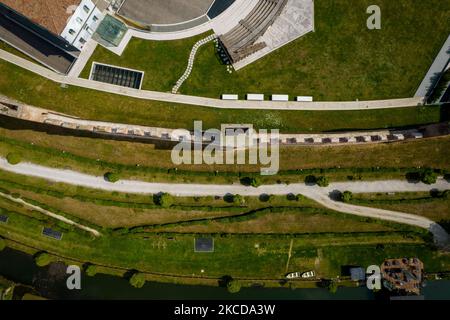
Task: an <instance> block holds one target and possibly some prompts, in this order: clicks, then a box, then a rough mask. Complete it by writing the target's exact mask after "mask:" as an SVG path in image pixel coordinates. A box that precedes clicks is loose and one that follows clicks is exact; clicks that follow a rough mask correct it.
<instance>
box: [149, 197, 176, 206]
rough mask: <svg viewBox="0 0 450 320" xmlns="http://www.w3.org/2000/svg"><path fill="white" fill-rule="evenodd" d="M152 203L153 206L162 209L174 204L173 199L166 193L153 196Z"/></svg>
mask: <svg viewBox="0 0 450 320" xmlns="http://www.w3.org/2000/svg"><path fill="white" fill-rule="evenodd" d="M153 201H154V202H155V204H157V205H158V206H161V207H163V208H170V207H171V206H172V205H173V203H174V200H173V197H172V196H171V195H170V194H168V193H161V194H157V195H155V196H154V197H153Z"/></svg>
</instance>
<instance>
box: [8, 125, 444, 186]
mask: <svg viewBox="0 0 450 320" xmlns="http://www.w3.org/2000/svg"><path fill="white" fill-rule="evenodd" d="M5 121H7V119H6V118H0V123H3V124H4V125H5V126H8V124H6V123H5ZM448 148H450V137H441V138H433V139H427V140H418V141H405V142H399V143H393V144H377V145H357V146H339V147H282V148H281V151H280V173H279V174H278V175H277V176H269V177H261V179H262V182H263V183H277V182H280V181H281V182H303V180H304V178H305V176H306V175H308V174H316V175H327V176H328V177H329V178H330V179H331V180H332V181H336V180H346V179H348V178H349V177H350V178H351V179H366V180H367V179H377V178H403V177H404V175H405V173H406V169H405V170H400V168H406V167H411V168H415V167H432V168H436V169H444V170H445V169H450V167H449V166H450V158H449V157H450V156H449V154H448V152H447V151H446V150H448ZM10 152H15V153H19V154H21V156H22V159H23V161H30V162H34V163H38V164H41V165H45V166H50V167H58V168H65V169H73V170H76V171H80V172H85V173H89V174H94V175H103V174H104V173H106V172H108V171H115V172H119V173H120V177H121V178H122V179H127V178H129V179H138V180H146V181H172V182H202V183H233V182H238V181H239V176H240V175H241V176H242V175H246V174H252V173H255V174H258V175H259V169H260V168H259V166H252V165H240V166H238V165H228V166H226V165H215V166H207V165H181V166H175V165H173V164H172V160H171V151H170V150H159V149H155V147H154V146H153V145H150V144H145V143H138V142H125V141H112V140H103V139H94V138H87V137H72V136H64V135H55V134H53V133H52V132H51V133H45V132H39V131H33V130H30V129H29V128H19V127H18V128H17V129H15V130H14V129H12V128H11V129H4V128H1V127H0V155H1V156H3V157H5V156H6V155H7V154H8V153H10ZM175 168H176V169H177V170H175ZM356 168H366V169H364V170H358V169H356ZM378 168H380V169H378ZM385 168H388V169H385ZM240 173H241V174H240Z"/></svg>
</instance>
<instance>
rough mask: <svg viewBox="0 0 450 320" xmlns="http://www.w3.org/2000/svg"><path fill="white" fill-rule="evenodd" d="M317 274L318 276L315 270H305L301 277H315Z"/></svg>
mask: <svg viewBox="0 0 450 320" xmlns="http://www.w3.org/2000/svg"><path fill="white" fill-rule="evenodd" d="M315 276H316V273H315V272H314V271H307V272H303V273H302V275H301V277H302V278H303V279H308V278H314V277H315Z"/></svg>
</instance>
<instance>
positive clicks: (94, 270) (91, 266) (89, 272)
mask: <svg viewBox="0 0 450 320" xmlns="http://www.w3.org/2000/svg"><path fill="white" fill-rule="evenodd" d="M85 271H86V274H87V275H88V276H89V277H93V276H95V275H96V274H97V273H98V268H97V266H96V265H94V264H89V265H88V266H87V267H86V270H85Z"/></svg>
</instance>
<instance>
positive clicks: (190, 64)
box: [172, 34, 216, 93]
mask: <svg viewBox="0 0 450 320" xmlns="http://www.w3.org/2000/svg"><path fill="white" fill-rule="evenodd" d="M214 39H216V35H215V34H212V35H210V36H207V37H206V38H205V39H202V40H200V41H198V42H197V43H196V44H194V47H193V48H192V51H191V54H190V55H189V60H188V65H187V67H186V71H185V72H184V74H183V75H182V76H181V78H180V79H179V80H178V81H177V83H176V85H175V86H174V87H173V89H172V93H178V90H179V89H180V87H181V86H182V85H183V83H184V82H185V81H186V80H187V79H188V78H189V76H190V75H191V72H192V68H193V67H194V61H195V56H196V55H197V51H198V49H200V47H201V46H203V45H205V44H207V43H208V42H211V41H213V40H214Z"/></svg>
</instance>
